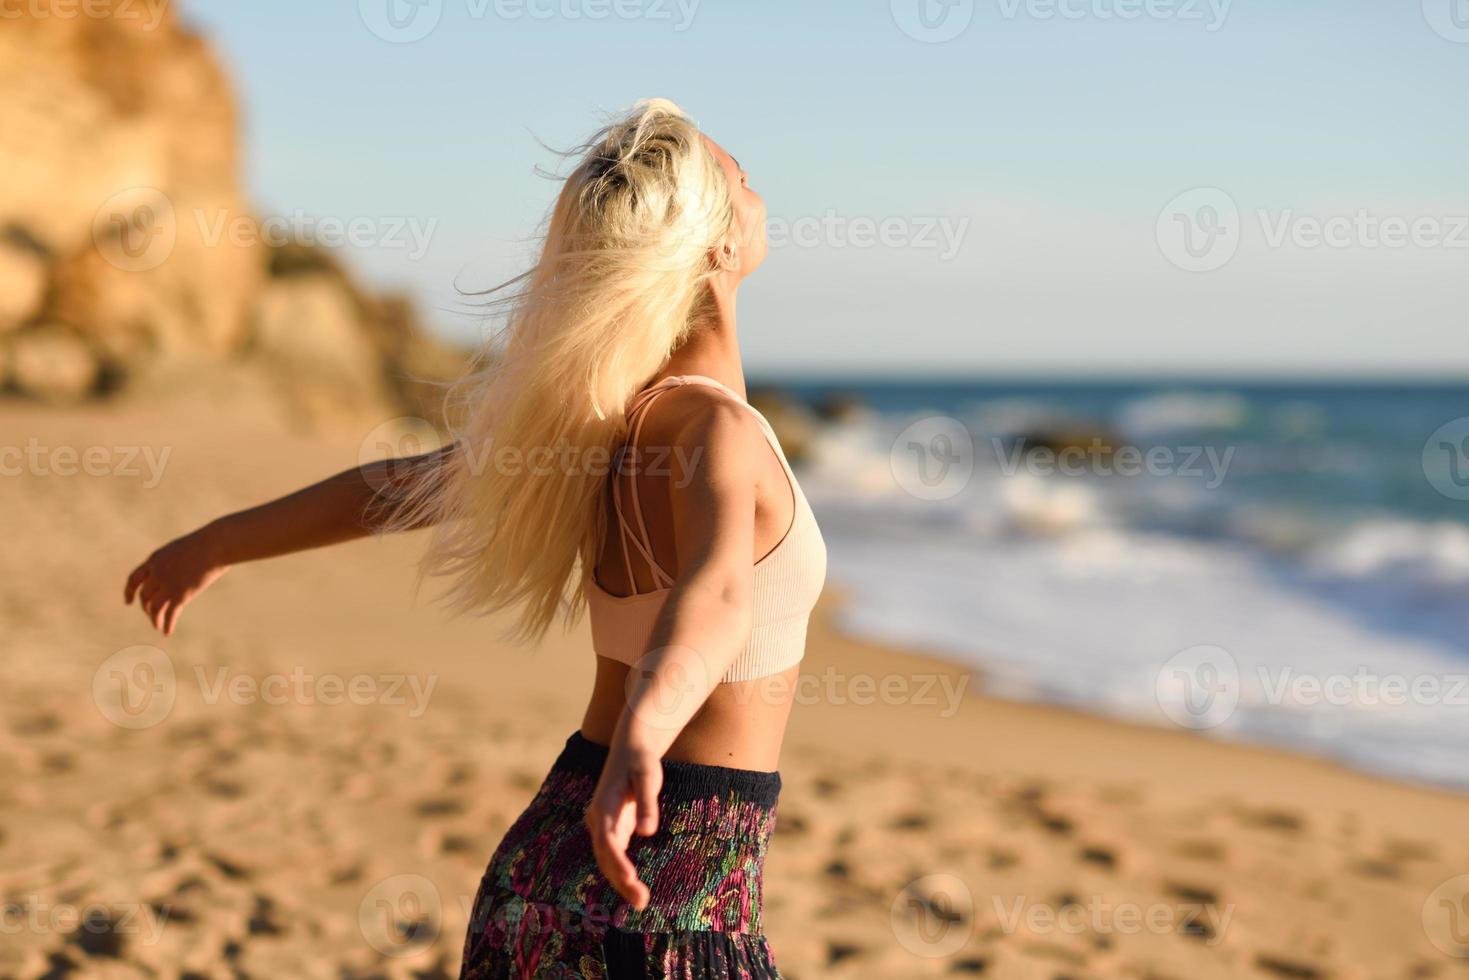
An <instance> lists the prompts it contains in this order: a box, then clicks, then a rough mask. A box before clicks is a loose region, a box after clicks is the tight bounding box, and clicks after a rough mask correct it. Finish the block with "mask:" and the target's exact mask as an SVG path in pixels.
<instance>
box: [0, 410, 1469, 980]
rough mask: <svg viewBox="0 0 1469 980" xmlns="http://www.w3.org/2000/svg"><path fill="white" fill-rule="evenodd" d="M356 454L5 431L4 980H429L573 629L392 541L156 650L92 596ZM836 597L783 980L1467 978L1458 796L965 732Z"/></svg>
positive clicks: (819, 682)
mask: <svg viewBox="0 0 1469 980" xmlns="http://www.w3.org/2000/svg"><path fill="white" fill-rule="evenodd" d="M201 387H206V388H207V387H208V386H207V385H205V386H201ZM371 427H372V426H371V424H370V423H367V424H364V425H363V426H362V427H361V428H360V429H353V428H352V427H350V426H343V427H340V428H338V429H334V430H331V431H327V432H317V433H307V432H301V431H295V430H293V429H292V427H291V426H289V425H288V424H286V422H285V420H284V419H282V418H281V417H279V416H278V415H277V414H276V413H275V412H273V411H271V410H267V409H264V408H262V409H261V410H260V411H259V412H256V413H246V412H238V411H237V412H233V413H231V414H229V415H222V414H220V413H219V412H218V411H216V410H215V409H214V408H212V407H211V402H210V401H209V400H208V399H207V397H206V394H204V393H198V392H196V393H195V394H193V395H189V394H186V393H185V394H179V395H177V396H176V397H174V398H172V399H170V400H167V401H151V402H140V401H127V400H125V401H123V402H122V403H120V404H118V405H114V406H109V407H107V408H105V409H102V408H78V409H71V410H67V411H64V412H63V411H57V410H50V409H43V408H39V407H30V406H22V405H8V406H7V407H6V422H5V431H6V435H5V438H4V440H3V443H4V445H5V446H6V447H7V449H6V452H7V454H8V455H7V456H6V458H5V460H4V463H5V467H6V469H5V476H6V480H5V486H6V490H7V492H6V494H5V499H6V506H5V507H4V508H3V509H0V525H3V534H4V540H5V541H6V542H7V547H6V548H5V549H4V551H3V557H0V563H3V576H4V580H5V583H6V587H5V590H4V609H3V625H4V630H3V636H4V640H3V643H4V657H3V667H0V670H3V676H4V683H3V685H0V704H3V717H4V720H5V724H4V726H3V729H0V759H3V765H4V769H5V771H6V772H7V773H9V774H12V777H13V778H9V779H6V780H5V783H4V788H3V790H0V897H3V899H4V903H5V913H6V914H5V918H4V929H5V936H4V941H3V942H0V976H3V977H19V978H27V980H31V978H42V977H48V978H59V977H221V978H223V977H242V976H244V977H268V978H285V977H291V978H303V980H304V978H317V977H321V978H327V977H336V978H345V977H362V978H366V977H392V978H410V977H412V978H432V977H446V976H447V977H452V976H454V975H455V973H456V970H457V966H458V955H459V949H460V944H461V942H462V940H463V937H464V933H465V929H466V918H467V909H468V905H469V902H470V900H471V898H472V896H473V893H474V890H475V887H476V885H477V883H478V879H479V875H480V873H481V871H482V869H483V865H484V863H485V861H486V859H487V858H488V856H489V854H490V852H491V850H492V849H493V848H494V846H495V844H496V842H497V841H498V839H499V837H500V835H501V834H502V833H503V831H504V830H505V829H506V827H507V826H508V824H509V823H510V821H511V820H513V819H514V817H515V816H516V814H517V813H518V812H519V810H520V808H521V807H522V806H523V805H524V804H525V803H526V802H527V800H528V799H529V798H530V796H531V794H532V793H533V791H534V789H535V787H536V785H537V784H538V782H539V780H540V778H541V776H542V775H543V774H544V772H545V770H546V768H547V767H548V766H549V764H550V762H551V761H552V759H553V758H554V757H555V755H556V753H557V751H558V749H559V747H560V745H561V743H562V741H563V740H564V739H565V737H566V736H567V735H568V734H569V733H570V732H571V731H572V730H573V729H574V728H575V727H576V726H577V724H578V722H579V717H580V709H581V705H582V701H583V698H584V697H585V695H586V693H587V690H588V689H589V686H590V679H591V659H590V654H589V653H588V651H587V637H586V634H585V626H584V625H583V626H582V627H580V628H578V629H577V630H575V631H574V632H572V633H570V634H567V635H564V636H562V635H554V636H553V637H552V638H551V639H550V640H548V642H547V643H546V644H545V645H544V646H543V647H542V648H540V649H538V650H536V651H533V652H527V651H523V650H516V649H511V648H507V647H505V646H504V644H502V643H500V642H499V641H498V640H497V631H496V627H497V624H496V623H494V622H485V621H474V620H450V619H447V618H445V617H444V616H443V615H442V614H440V613H439V612H438V611H437V610H436V609H434V608H433V607H432V605H431V604H430V603H428V602H427V601H425V600H424V599H423V598H420V599H418V600H415V598H414V595H413V592H412V580H413V576H412V564H413V560H414V557H415V554H416V551H417V543H416V542H415V541H414V540H413V539H412V538H402V539H396V540H390V541H365V542H361V543H357V544H353V545H350V546H346V547H343V548H340V549H337V550H335V551H330V552H321V553H313V554H307V555H301V556H296V557H292V558H288V559H284V560H280V561H276V562H274V563H271V564H266V565H257V566H246V567H241V568H237V569H234V570H232V571H231V572H230V574H228V575H227V576H225V578H224V579H223V580H221V581H220V582H219V583H218V584H217V585H216V586H215V587H214V588H213V590H212V591H211V592H210V593H208V594H207V595H206V596H205V597H204V598H203V599H202V600H201V601H199V602H197V603H196V604H195V605H194V606H192V607H191V608H189V609H188V610H187V611H186V613H185V615H184V617H183V621H182V624H181V627H180V629H179V631H178V632H177V634H176V635H175V636H174V637H172V638H169V639H162V638H159V637H158V636H157V635H156V634H154V633H153V632H152V631H151V629H150V628H149V627H148V625H147V624H146V623H145V622H144V620H143V619H142V617H141V616H140V615H139V613H138V612H137V610H136V609H133V608H126V607H124V606H123V604H122V601H121V588H122V582H123V579H124V577H125V575H126V574H127V572H128V570H129V569H131V568H132V567H133V565H134V564H135V563H136V562H137V561H138V560H139V559H140V558H141V557H143V556H144V555H145V554H146V553H147V551H148V550H149V549H150V548H152V547H154V546H156V545H157V544H159V543H161V542H163V541H164V540H166V539H167V538H169V537H171V536H173V535H176V534H178V533H181V532H183V531H186V530H188V529H190V528H192V527H194V526H196V525H197V524H198V523H200V522H202V521H204V520H206V519H208V518H209V517H212V516H214V515H216V514H218V513H221V512H224V511H227V510H230V509H236V508H238V507H241V506H244V505H248V504H251V503H254V502H258V501H260V500H263V499H266V498H268V497H271V496H275V495H278V494H280V493H282V492H285V491H288V490H290V489H293V488H295V487H297V486H299V485H302V484H304V483H307V482H310V481H312V480H314V479H317V478H319V477H321V476H325V475H327V474H329V473H331V472H335V471H337V470H340V469H343V468H345V467H348V466H351V465H354V464H355V463H356V462H357V460H358V454H359V451H360V448H361V446H362V443H363V441H364V439H365V438H367V436H368V435H369V431H370V430H371ZM842 601H843V599H842V595H841V590H840V583H839V582H833V583H831V587H830V588H829V591H828V595H827V596H826V598H825V600H824V603H823V607H822V609H821V611H820V615H819V616H818V617H817V620H816V621H815V622H813V630H812V634H811V640H810V647H809V653H808V656H807V660H806V662H805V672H804V678H805V680H804V681H803V687H802V689H801V700H802V704H801V706H800V707H799V708H798V710H797V711H796V713H795V716H794V720H793V722H792V725H791V729H790V735H789V739H788V742H787V749H786V753H785V757H784V760H783V766H782V774H783V777H784V784H785V788H784V791H783V796H782V800H781V804H780V816H779V827H778V830H777V837H776V841H775V843H774V845H773V850H772V855H771V858H770V863H769V868H768V879H767V921H768V923H769V932H770V933H771V936H772V941H773V945H774V948H775V951H776V955H777V959H778V962H779V963H780V965H781V967H782V969H783V971H784V972H785V974H786V975H787V976H788V977H790V978H794V980H812V978H816V977H861V978H886V977H892V978H904V977H915V976H949V975H979V976H987V977H1003V978H1015V980H1028V978H1038V980H1060V978H1069V980H1080V978H1090V977H1128V978H1151V980H1195V978H1197V980H1209V978H1225V977H1275V978H1295V980H1313V978H1341V980H1347V978H1363V980H1366V978H1410V977H1453V976H1465V975H1469V959H1464V958H1456V956H1455V955H1453V954H1456V953H1457V954H1459V956H1460V957H1462V956H1463V955H1465V954H1466V953H1469V936H1466V934H1465V933H1466V923H1469V919H1465V918H1464V915H1465V914H1466V913H1469V906H1466V904H1465V895H1466V893H1469V878H1460V877H1459V876H1462V875H1465V874H1466V873H1469V838H1466V837H1465V835H1464V833H1463V831H1464V828H1465V827H1466V826H1469V799H1465V798H1463V797H1459V796H1455V795H1452V794H1448V793H1442V792H1437V791H1432V790H1428V789H1419V788H1412V787H1408V786H1404V785H1398V784H1393V783H1389V782H1386V781H1383V780H1379V779H1375V778H1369V777H1367V776H1363V775H1358V774H1355V773H1353V772H1349V771H1347V770H1345V769H1342V768H1339V767H1336V766H1334V765H1331V764H1327V763H1324V762H1319V761H1315V760H1312V759H1307V758H1302V757H1296V756H1292V755H1289V754H1285V753H1282V752H1278V751H1272V750H1264V749H1256V748H1251V747H1244V746H1239V745H1229V744H1223V743H1220V742H1217V741H1212V740H1209V739H1206V738H1203V737H1200V736H1197V735H1193V734H1189V733H1183V732H1172V731H1165V730H1160V729H1147V728H1140V727H1132V726H1128V725H1124V724H1118V723H1113V722H1109V721H1104V720H1099V719H1096V718H1091V717H1087V716H1083V715H1079V714H1075V713H1071V712H1068V711H1062V710H1057V709H1050V708H1046V707H1039V706H1032V705H1023V704H1014V703H1007V702H1003V701H998V700H994V699H991V698H988V697H986V696H985V694H984V693H983V690H982V688H983V684H982V679H981V678H979V677H977V676H973V675H971V674H970V673H969V672H968V671H966V670H965V669H963V668H960V667H956V666H953V665H951V664H946V663H945V662H943V661H941V660H936V659H931V658H927V657H924V656H921V655H918V654H915V653H910V652H905V651H901V650H896V649H886V648H882V647H879V646H875V645H872V644H868V643H864V642H860V641H858V640H855V639H852V638H850V637H847V636H844V635H842V634H840V633H838V632H837V631H835V630H834V629H833V628H832V626H831V620H832V617H833V613H834V612H835V611H836V610H837V609H839V608H840V604H841V602H842ZM1456 879H1457V880H1456ZM1456 943H1457V944H1456Z"/></svg>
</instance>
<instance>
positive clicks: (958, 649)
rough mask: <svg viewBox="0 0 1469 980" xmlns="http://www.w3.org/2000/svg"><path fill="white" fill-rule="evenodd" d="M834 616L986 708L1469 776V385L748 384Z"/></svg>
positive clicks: (1467, 779) (1440, 776) (1435, 778)
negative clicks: (817, 531) (781, 423)
mask: <svg viewBox="0 0 1469 980" xmlns="http://www.w3.org/2000/svg"><path fill="white" fill-rule="evenodd" d="M757 387H769V388H778V389H779V390H780V391H781V392H783V393H784V394H785V395H787V396H790V397H794V398H795V399H797V400H799V401H800V402H802V403H804V404H805V405H806V406H808V407H810V408H811V409H813V410H819V411H820V413H821V415H822V417H823V419H824V421H821V422H819V423H817V424H815V425H814V427H813V431H814V434H813V435H812V436H811V437H810V438H809V440H807V443H808V444H807V445H805V446H804V449H803V451H802V452H801V454H800V456H801V458H802V463H801V466H800V473H801V479H802V486H803V488H804V489H805V491H806V493H807V496H808V497H809V498H810V500H811V502H812V506H813V508H814V509H815V510H816V512H817V516H818V517H819V518H820V520H821V524H822V529H823V532H824V533H825V535H826V538H827V546H828V551H829V556H830V570H829V576H830V578H831V580H832V581H833V582H836V583H840V584H841V585H842V586H844V587H845V588H846V590H847V591H848V593H849V594H850V595H851V597H852V601H851V603H850V604H849V605H848V606H847V608H846V609H845V611H844V612H843V613H842V617H841V618H842V622H841V625H842V627H843V628H845V629H847V630H850V631H852V632H854V633H857V634H860V635H864V636H867V637H870V638H873V639H877V640H882V641H888V642H891V643H894V644H901V645H903V646H906V647H918V648H923V649H926V650H930V651H934V652H938V653H941V654H943V655H946V656H948V657H950V658H952V659H957V660H960V661H964V662H968V663H973V664H974V665H976V666H977V667H979V668H980V669H981V670H982V672H983V674H984V675H985V677H986V679H987V682H988V689H989V690H990V691H991V692H992V693H994V694H997V695H999V696H1002V697H1008V698H1014V699H1021V700H1033V701H1043V702H1048V703H1055V704H1061V705H1067V706H1071V707H1075V708H1079V709H1084V710H1088V711H1093V712H1097V713H1101V714H1105V715H1109V716H1115V717H1120V718H1124V719H1128V720H1131V721H1138V722H1144V723H1151V724H1161V725H1174V726H1181V727H1185V728H1189V729H1191V730H1195V731H1198V732H1200V733H1202V734H1205V735H1208V736H1212V737H1218V738H1225V739H1234V740H1241V741H1248V742H1257V743H1263V744H1269V745H1278V746H1284V747H1288V748H1291V749H1294V750H1299V751H1305V752H1309V753H1313V754H1317V755H1320V756H1324V757H1328V758H1331V759H1334V760H1337V761H1340V762H1342V763H1345V764H1348V765H1350V766H1354V767H1357V768H1360V769H1363V770H1368V771H1371V772H1375V773H1381V774H1386V775H1390V776H1393V777H1397V778H1401V779H1405V780H1409V781H1417V782H1425V783H1430V784H1436V785H1440V786H1446V787H1453V788H1458V789H1464V788H1469V602H1466V601H1465V600H1466V598H1469V385H1466V384H1462V383H1460V384H1430V383H1422V384H1365V383H1364V384H1343V383H1329V384H1328V383H1311V382H1300V383H1286V382H1278V381H1272V382H1248V381H1241V382H1226V381H1215V380H1211V381H1188V380H1182V381H1170V382H1162V381H1146V382H1108V383H1091V382H1087V383H1066V382H1060V381H1058V382H1044V381H1034V382H1030V381H1026V382H1014V381H1005V382H998V381H997V382H990V381H973V382H967V381H966V382H958V381H932V382H921V381H913V380H901V381H900V380H892V381H882V380H874V379H832V378H822V379H819V380H816V379H800V378H779V379H763V380H762V381H761V382H760V383H759V384H758V385H756V384H752V388H757Z"/></svg>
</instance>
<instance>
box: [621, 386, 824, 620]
mask: <svg viewBox="0 0 1469 980" xmlns="http://www.w3.org/2000/svg"><path fill="white" fill-rule="evenodd" d="M686 384H697V385H702V386H704V387H708V388H713V389H715V390H716V391H718V392H720V393H721V394H723V395H726V396H728V397H729V398H730V399H731V400H732V401H734V402H735V403H736V404H738V405H741V406H743V407H744V408H747V409H749V410H750V412H751V414H753V415H754V417H755V421H756V422H758V423H759V425H760V431H761V432H763V433H764V434H765V439H766V442H768V443H769V444H770V448H771V450H772V451H774V453H775V458H776V459H777V460H779V462H780V465H781V469H782V471H784V473H785V476H786V483H787V485H789V487H790V490H791V504H792V507H791V526H792V527H793V526H795V523H796V513H795V510H796V507H797V500H796V498H797V496H798V490H797V487H796V476H795V474H794V473H792V472H791V468H790V464H789V463H787V462H786V458H785V453H784V452H783V451H782V450H781V447H780V441H779V440H778V439H776V437H775V430H774V429H772V428H771V427H770V422H769V421H768V420H767V419H766V418H765V416H764V415H762V414H761V413H760V411H759V409H757V408H755V406H754V405H751V404H750V403H749V402H748V401H746V400H745V399H744V398H741V397H740V394H739V392H737V391H735V390H734V389H733V388H730V387H729V386H728V385H724V384H721V383H720V382H718V381H716V380H715V379H713V378H710V377H706V376H705V375H702V374H678V375H672V376H670V377H667V378H664V379H663V380H662V381H659V382H658V383H657V384H655V385H653V386H651V387H649V388H645V389H643V390H642V391H640V392H639V393H638V395H637V397H636V398H634V399H633V402H632V406H631V407H630V408H629V409H628V414H627V417H628V419H629V420H630V422H631V423H632V424H631V428H630V429H629V430H628V435H627V442H626V443H625V444H624V445H623V447H622V448H623V450H624V451H628V450H630V449H632V447H634V446H636V445H637V441H638V435H639V433H641V432H642V429H643V420H644V419H645V418H647V415H648V409H649V408H650V407H652V405H653V403H654V402H656V401H657V400H658V397H659V396H660V395H664V394H666V393H668V392H670V391H672V390H673V389H674V388H679V387H682V386H683V385H686ZM610 482H611V484H612V512H613V513H614V514H615V515H616V516H617V535H618V539H619V540H620V542H621V544H622V548H621V551H622V564H623V568H624V570H625V571H626V572H627V581H628V587H629V588H630V589H631V590H632V593H631V594H630V595H626V596H613V598H616V599H631V598H634V597H636V596H639V595H649V594H652V593H656V592H662V591H666V590H667V589H671V588H673V576H672V575H670V574H668V571H667V569H665V568H664V567H663V566H662V565H661V564H660V563H659V562H658V559H657V557H656V556H655V555H654V554H653V541H652V538H651V536H650V535H649V534H648V525H647V523H646V522H645V521H644V520H643V509H642V505H641V503H640V502H639V501H638V480H637V473H636V471H634V473H633V476H632V479H630V480H629V481H628V494H627V496H628V501H629V503H630V505H631V508H632V515H633V518H634V519H635V520H636V521H637V526H636V527H634V526H633V525H632V524H630V523H629V522H628V519H627V516H626V514H625V512H624V510H623V504H622V501H623V495H622V481H621V480H619V479H617V476H616V474H615V473H614V474H613V477H612V479H611V481H610ZM789 536H790V528H789V527H788V528H787V529H786V533H785V534H784V535H782V536H781V539H780V541H778V542H777V543H776V545H775V548H772V549H771V551H770V553H769V554H767V555H765V556H764V557H762V558H761V559H760V560H761V561H765V560H766V559H768V558H769V557H770V555H772V554H774V553H775V551H776V549H778V548H780V547H781V545H783V544H785V541H786V539H787V538H788V537H789ZM629 541H630V542H631V544H632V546H633V547H634V548H636V549H637V552H638V554H640V555H642V556H643V560H644V561H645V562H647V563H648V573H649V574H650V575H651V576H652V578H653V588H652V589H651V590H649V591H648V592H639V591H638V584H637V583H638V580H637V576H636V575H634V574H633V567H632V549H631V548H629V547H628V544H629ZM595 577H596V576H595V575H593V579H594V580H595ZM598 588H601V586H600V585H598ZM602 591H603V592H606V589H602ZM608 594H609V595H611V593H608Z"/></svg>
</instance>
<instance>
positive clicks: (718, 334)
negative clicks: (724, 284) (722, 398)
mask: <svg viewBox="0 0 1469 980" xmlns="http://www.w3.org/2000/svg"><path fill="white" fill-rule="evenodd" d="M677 374H702V375H704V376H705V377H708V378H713V379H714V380H715V381H718V382H719V383H721V384H723V385H725V386H726V387H728V388H731V389H733V390H734V391H735V392H736V393H738V394H739V395H740V396H741V397H744V394H745V368H744V362H743V361H742V360H741V359H740V342H739V337H738V335H737V333H736V331H735V296H734V290H732V289H731V290H728V291H726V290H720V289H716V290H714V316H713V318H712V319H711V321H710V322H708V323H705V324H703V325H701V326H700V327H698V329H696V330H695V331H694V332H693V333H692V334H690V335H689V338H688V339H687V340H685V341H684V342H683V344H682V345H681V346H680V347H679V348H678V350H676V351H674V352H673V354H672V355H671V356H670V357H669V358H668V363H667V364H666V365H665V366H664V368H663V370H662V371H661V372H659V376H660V377H669V376H671V375H677Z"/></svg>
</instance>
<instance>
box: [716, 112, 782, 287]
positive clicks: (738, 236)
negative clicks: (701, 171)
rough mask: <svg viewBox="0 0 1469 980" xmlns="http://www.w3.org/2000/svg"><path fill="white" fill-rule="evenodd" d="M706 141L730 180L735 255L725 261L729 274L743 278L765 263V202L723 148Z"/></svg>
mask: <svg viewBox="0 0 1469 980" xmlns="http://www.w3.org/2000/svg"><path fill="white" fill-rule="evenodd" d="M704 141H705V142H706V143H708V144H709V148H710V149H711V150H712V151H713V152H714V156H715V159H717V160H718V161H719V166H720V168H721V169H723V170H724V176H725V177H726V178H727V179H728V180H729V201H730V204H731V206H733V208H734V226H733V227H732V228H730V231H729V238H728V240H727V244H728V245H729V247H730V249H731V250H732V252H733V255H732V256H730V257H726V258H725V259H724V261H725V262H726V264H727V265H728V266H729V268H730V272H731V273H732V274H733V275H734V276H735V277H736V278H737V279H743V278H745V276H748V275H749V274H750V273H752V272H754V271H755V270H756V269H757V268H759V266H760V263H761V262H764V261H765V253H766V251H767V250H768V245H767V242H766V239H765V200H764V199H763V198H762V197H761V196H760V195H759V194H756V193H755V192H754V191H753V190H751V189H750V175H749V174H748V173H746V172H745V170H744V168H742V167H741V166H740V164H739V161H737V160H736V159H735V158H734V157H732V156H730V155H729V154H728V153H726V152H725V150H724V147H722V146H720V145H719V144H718V143H716V142H714V141H713V140H712V139H710V138H709V137H707V136H705V137H704Z"/></svg>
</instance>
